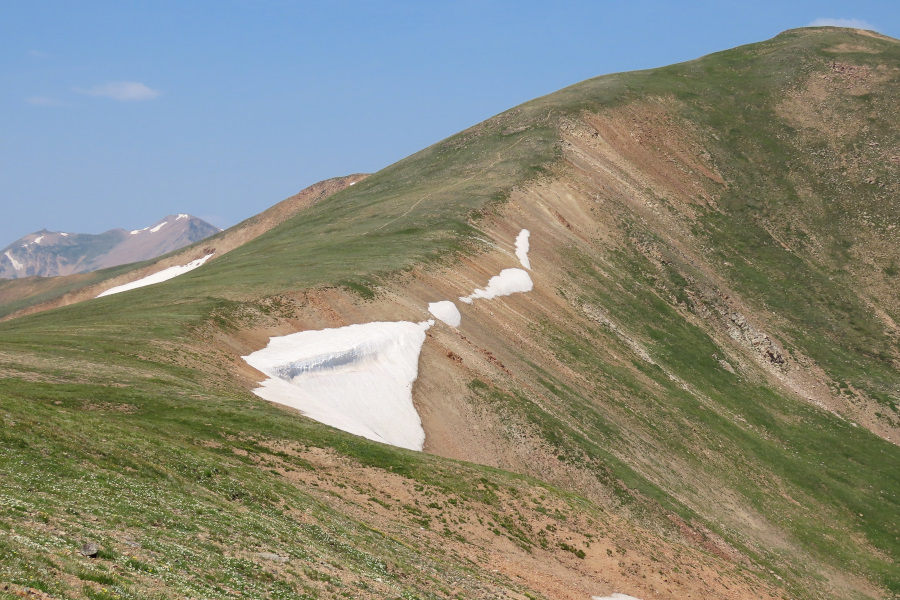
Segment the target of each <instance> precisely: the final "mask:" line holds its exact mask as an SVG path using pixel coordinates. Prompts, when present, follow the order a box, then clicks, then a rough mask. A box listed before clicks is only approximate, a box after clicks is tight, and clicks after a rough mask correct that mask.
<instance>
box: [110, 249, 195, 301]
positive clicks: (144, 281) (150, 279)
mask: <svg viewBox="0 0 900 600" xmlns="http://www.w3.org/2000/svg"><path fill="white" fill-rule="evenodd" d="M211 256H212V254H207V255H206V256H204V257H203V258H198V259H197V260H192V261H191V262H189V263H188V264H186V265H184V266H182V267H179V266H175V267H169V268H168V269H163V270H162V271H157V272H156V273H154V274H152V275H147V276H146V277H144V278H141V279H138V280H137V281H132V282H131V283H126V284H123V285H117V286H116V287H111V288H109V289H108V290H106V291H105V292H103V293H101V294H99V295H98V296H97V298H100V297H102V296H110V295H112V294H118V293H120V292H127V291H128V290H133V289H136V288H140V287H144V286H147V285H153V284H154V283H162V282H163V281H168V280H169V279H174V278H175V277H178V276H179V275H183V274H185V273H187V272H188V271H193V270H194V269H196V268H197V267H199V266H200V265H202V264H203V263H205V262H206V261H207V260H209V258H210V257H211Z"/></svg>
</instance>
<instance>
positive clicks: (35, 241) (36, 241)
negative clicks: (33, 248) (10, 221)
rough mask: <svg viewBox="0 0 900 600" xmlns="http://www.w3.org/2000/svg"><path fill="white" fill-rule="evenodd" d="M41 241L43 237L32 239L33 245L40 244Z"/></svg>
mask: <svg viewBox="0 0 900 600" xmlns="http://www.w3.org/2000/svg"><path fill="white" fill-rule="evenodd" d="M42 239H44V236H42V235H39V236H37V237H36V238H34V243H35V244H40V243H41V240H42Z"/></svg>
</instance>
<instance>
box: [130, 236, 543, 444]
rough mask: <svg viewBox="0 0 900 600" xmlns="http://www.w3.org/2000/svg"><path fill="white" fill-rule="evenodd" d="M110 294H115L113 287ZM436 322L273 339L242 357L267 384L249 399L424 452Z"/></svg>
mask: <svg viewBox="0 0 900 600" xmlns="http://www.w3.org/2000/svg"><path fill="white" fill-rule="evenodd" d="M528 238H529V232H528V230H527V229H523V230H522V231H521V233H519V235H518V237H517V238H516V257H517V258H518V259H519V262H521V263H522V266H524V267H525V268H530V263H529V261H528ZM533 287H534V284H533V282H532V281H531V276H530V275H529V274H528V273H527V272H526V271H524V270H522V269H504V270H503V271H501V272H500V275H497V276H496V277H492V278H491V279H490V281H489V282H488V285H487V287H486V288H485V289H480V290H475V291H474V292H473V293H472V294H470V295H469V296H465V297H461V298H460V300H461V301H462V302H466V303H468V304H471V303H472V301H473V300H474V299H475V298H484V299H492V298H495V297H497V296H506V295H509V294H514V293H517V292H529V291H531V290H532V289H533ZM114 289H115V288H114ZM428 312H430V313H431V314H432V315H433V316H434V317H435V318H436V319H439V320H440V321H442V322H444V323H446V324H447V325H449V326H451V327H459V326H460V325H461V323H462V315H461V314H460V312H459V309H458V308H457V306H456V304H454V303H453V302H452V301H450V300H441V301H439V302H432V303H430V304H429V305H428ZM432 325H434V321H425V322H422V323H411V322H409V321H397V322H393V323H384V322H374V323H364V324H360V325H348V326H346V327H339V328H334V329H321V330H313V331H301V332H299V333H292V334H290V335H285V336H280V337H273V338H271V339H270V340H269V344H268V346H266V347H265V348H263V349H262V350H259V351H257V352H254V353H252V354H250V355H248V356H244V357H243V358H244V360H245V361H247V364H249V365H250V366H251V367H253V368H255V369H257V370H259V371H261V372H262V373H264V374H265V375H267V376H268V377H269V378H268V379H266V380H265V381H263V382H262V383H260V387H258V388H256V389H255V390H253V393H254V394H256V395H257V396H259V397H260V398H263V399H265V400H269V401H270V402H276V403H278V404H283V405H285V406H290V407H292V408H296V409H297V410H299V411H300V412H302V413H303V414H305V415H306V416H308V417H309V418H311V419H314V420H316V421H319V422H320V423H325V424H326V425H331V426H332V427H336V428H338V429H341V430H343V431H346V432H348V433H353V434H356V435H359V436H362V437H365V438H368V439H370V440H375V441H377V442H384V443H386V444H392V445H394V446H400V447H401V448H409V449H410V450H422V448H423V446H424V444H425V431H424V430H423V429H422V421H421V419H420V418H419V414H418V413H417V412H416V408H415V406H414V405H413V399H412V387H413V383H415V381H416V377H417V376H418V370H419V353H420V352H421V350H422V345H423V344H424V343H425V332H426V331H427V330H428V328H429V327H431V326H432Z"/></svg>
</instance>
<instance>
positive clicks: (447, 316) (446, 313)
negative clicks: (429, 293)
mask: <svg viewBox="0 0 900 600" xmlns="http://www.w3.org/2000/svg"><path fill="white" fill-rule="evenodd" d="M428 312H430V313H431V314H432V315H434V317H435V318H436V319H440V320H441V321H443V322H444V323H446V324H447V325H449V326H450V327H459V324H460V323H462V315H460V314H459V309H458V308H456V305H455V304H453V303H452V302H450V301H449V300H441V301H440V302H432V303H431V304H429V305H428Z"/></svg>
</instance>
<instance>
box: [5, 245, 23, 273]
mask: <svg viewBox="0 0 900 600" xmlns="http://www.w3.org/2000/svg"><path fill="white" fill-rule="evenodd" d="M23 247H24V246H23ZM9 252H10V251H9V250H7V251H6V252H4V253H3V254H4V255H5V256H6V258H8V259H9V262H11V263H12V266H13V269H15V270H16V271H20V270H22V269H24V268H25V265H23V264H22V263H20V262H19V261H17V260H16V259H14V258H13V255H12V254H10V253H9Z"/></svg>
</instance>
